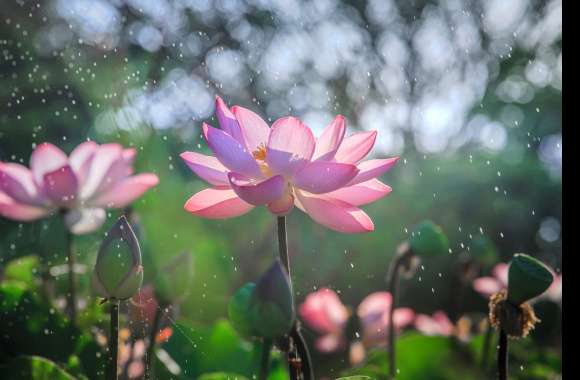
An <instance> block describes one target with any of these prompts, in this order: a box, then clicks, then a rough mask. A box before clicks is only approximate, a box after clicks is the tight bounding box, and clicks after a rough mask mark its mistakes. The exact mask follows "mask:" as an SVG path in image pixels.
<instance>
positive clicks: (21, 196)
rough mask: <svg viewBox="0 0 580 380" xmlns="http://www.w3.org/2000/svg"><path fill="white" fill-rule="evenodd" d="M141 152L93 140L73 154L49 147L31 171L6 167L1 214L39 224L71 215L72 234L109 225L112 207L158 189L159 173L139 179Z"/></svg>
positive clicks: (1, 175) (35, 157)
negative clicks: (59, 214) (55, 216)
mask: <svg viewBox="0 0 580 380" xmlns="http://www.w3.org/2000/svg"><path fill="white" fill-rule="evenodd" d="M135 153H136V151H135V149H123V147H122V146H121V145H119V144H104V145H98V144H97V143H95V142H93V141H88V142H84V143H82V144H80V145H79V146H77V147H76V148H75V149H74V150H73V151H72V153H71V154H70V155H69V156H68V157H67V155H66V154H65V153H64V152H63V151H62V150H60V149H59V148H58V147H56V146H54V145H52V144H49V143H43V144H40V145H38V146H37V147H36V148H35V149H34V151H33V152H32V155H31V157H30V169H28V168H26V167H25V166H23V165H20V164H17V163H12V162H11V163H6V162H0V215H2V216H4V217H6V218H9V219H14V220H18V221H31V220H36V219H39V218H42V217H45V216H48V215H50V214H53V213H55V212H56V211H59V210H62V211H65V221H66V224H67V226H68V228H69V229H70V231H71V232H72V233H75V234H84V233H88V232H92V231H94V230H96V229H97V228H99V227H100V226H101V225H102V224H103V222H104V221H105V217H106V213H105V209H106V208H122V207H125V206H127V205H128V204H130V203H131V202H133V201H134V200H135V199H137V198H138V197H140V196H141V195H142V194H143V193H144V192H145V191H146V190H147V189H149V188H150V187H152V186H155V185H156V184H157V182H158V178H157V176H156V175H155V174H151V173H144V174H138V175H132V174H133V167H132V166H133V160H134V158H135Z"/></svg>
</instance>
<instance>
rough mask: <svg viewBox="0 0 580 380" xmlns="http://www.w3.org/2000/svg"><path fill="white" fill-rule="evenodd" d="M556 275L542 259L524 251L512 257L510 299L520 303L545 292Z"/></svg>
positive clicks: (509, 280)
mask: <svg viewBox="0 0 580 380" xmlns="http://www.w3.org/2000/svg"><path fill="white" fill-rule="evenodd" d="M553 281H554V275H553V274H552V272H551V271H550V269H548V267H547V266H546V265H545V264H544V263H542V262H541V261H539V260H537V259H534V258H533V257H531V256H528V255H526V254H523V253H516V254H515V255H514V257H513V258H512V261H511V262H510V266H509V272H508V296H507V298H508V300H509V301H510V302H512V303H514V304H516V305H520V304H522V303H524V302H526V301H528V300H530V299H532V298H535V297H537V296H539V295H540V294H542V293H544V292H545V291H546V290H547V289H548V288H549V287H550V285H552V282H553Z"/></svg>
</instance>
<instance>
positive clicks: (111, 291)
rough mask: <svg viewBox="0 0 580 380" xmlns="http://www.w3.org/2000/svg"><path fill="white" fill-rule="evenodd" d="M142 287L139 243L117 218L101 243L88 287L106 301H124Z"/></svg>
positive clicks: (122, 221) (128, 228) (123, 222)
mask: <svg viewBox="0 0 580 380" xmlns="http://www.w3.org/2000/svg"><path fill="white" fill-rule="evenodd" d="M142 283H143V267H142V265H141V249H140V248H139V242H138V241H137V237H136V236H135V233H134V232H133V229H132V228H131V226H130V225H129V223H128V222H127V219H126V218H125V217H124V216H121V217H120V218H119V220H117V223H115V225H114V226H113V227H112V228H111V229H110V230H109V232H107V236H106V237H105V239H104V240H103V242H102V243H101V247H100V248H99V253H98V256H97V262H96V264H95V270H94V271H93V277H92V284H93V287H94V289H95V291H96V292H97V293H98V294H99V295H100V296H102V297H104V298H106V299H110V300H125V299H128V298H131V297H132V296H133V295H135V293H137V291H138V290H139V288H140V287H141V284H142Z"/></svg>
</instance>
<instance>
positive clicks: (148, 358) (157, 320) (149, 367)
mask: <svg viewBox="0 0 580 380" xmlns="http://www.w3.org/2000/svg"><path fill="white" fill-rule="evenodd" d="M164 309H165V305H161V304H160V305H159V306H158V307H157V310H156V311H155V317H153V325H151V331H150V332H149V346H147V354H146V355H145V379H152V378H153V373H154V371H155V370H154V368H153V366H154V363H155V361H154V360H153V356H154V355H155V345H156V343H157V342H156V341H155V338H156V337H157V332H158V331H159V327H160V326H161V321H162V320H163V310H164Z"/></svg>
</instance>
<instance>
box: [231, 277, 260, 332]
mask: <svg viewBox="0 0 580 380" xmlns="http://www.w3.org/2000/svg"><path fill="white" fill-rule="evenodd" d="M255 288H256V284H254V283H253V282H248V283H247V284H245V285H244V286H242V287H241V288H240V289H239V290H238V291H237V292H236V294H234V296H233V297H232V299H231V300H230V303H229V305H228V316H229V318H230V322H231V324H232V326H233V327H234V329H236V331H237V332H238V333H239V334H240V335H241V336H243V337H245V338H250V337H252V336H257V335H258V333H257V331H255V330H254V328H253V327H252V320H251V318H250V315H251V314H252V313H251V306H252V305H251V302H250V301H251V299H252V295H253V293H254V289H255Z"/></svg>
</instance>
